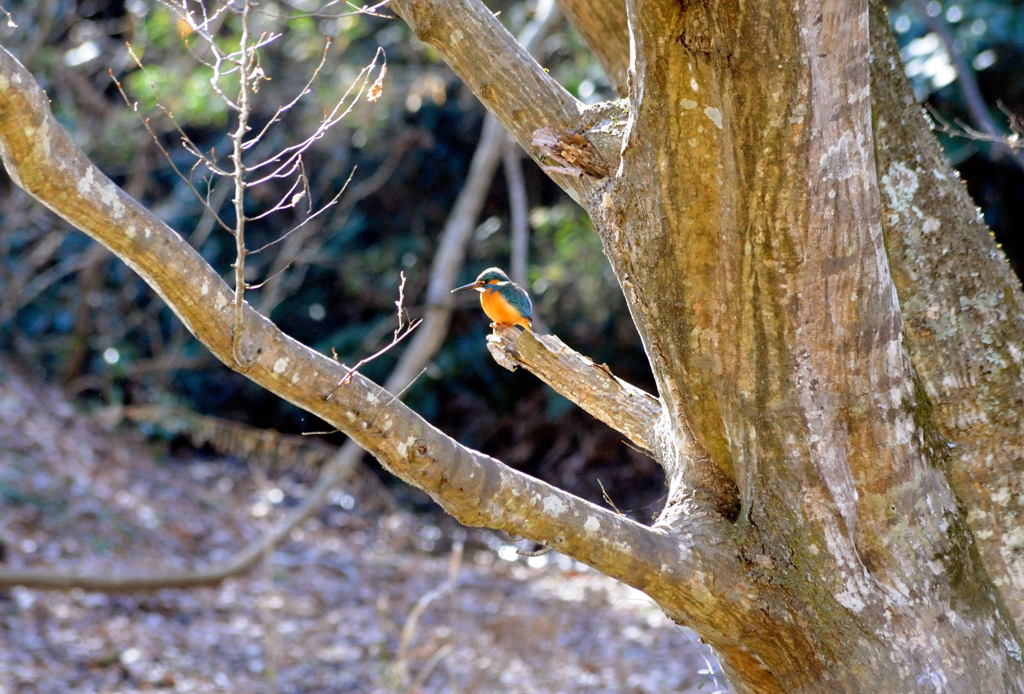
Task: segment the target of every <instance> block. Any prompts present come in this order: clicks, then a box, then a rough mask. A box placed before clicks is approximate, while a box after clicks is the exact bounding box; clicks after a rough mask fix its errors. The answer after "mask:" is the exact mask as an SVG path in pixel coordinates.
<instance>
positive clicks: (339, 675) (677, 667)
mask: <svg viewBox="0 0 1024 694" xmlns="http://www.w3.org/2000/svg"><path fill="white" fill-rule="evenodd" d="M309 484H311V480H310V479H309V477H308V475H305V476H304V475H295V474H277V473H275V474H271V473H267V474H266V475H263V474H262V473H259V472H254V470H252V469H250V468H248V467H246V466H245V465H241V464H239V463H237V462H232V461H229V460H224V459H211V458H205V459H197V457H196V456H194V455H193V456H190V459H188V460H182V459H180V458H176V457H174V456H171V455H170V454H169V453H168V452H167V450H166V448H165V447H162V446H158V445H156V444H152V443H150V442H147V441H146V440H145V439H144V438H143V437H142V436H141V435H139V434H138V433H134V432H131V431H125V430H124V429H123V428H122V429H119V430H117V431H111V430H109V428H108V427H105V426H103V425H102V424H101V423H100V422H99V421H98V420H97V419H96V418H94V417H90V416H87V415H85V414H83V413H82V412H81V411H80V410H78V409H77V408H76V406H75V405H73V404H72V403H71V402H69V401H68V400H67V399H66V398H65V397H64V396H63V394H62V393H61V392H60V391H59V390H57V389H55V388H51V387H47V386H44V385H42V384H41V383H39V382H38V381H36V380H35V379H34V378H32V377H30V376H27V375H26V374H25V373H24V372H23V371H21V370H18V369H14V368H12V367H11V365H10V364H8V363H6V362H4V361H3V360H2V359H0V543H2V544H0V571H2V570H10V569H12V568H28V567H35V568H51V569H53V571H55V572H59V571H72V570H73V571H75V572H78V573H92V574H114V573H121V574H136V573H153V572H159V571H162V570H169V569H176V570H181V569H186V568H189V567H190V566H192V567H197V566H205V565H209V564H211V563H213V562H217V561H220V560H223V559H224V558H226V557H228V556H230V555H231V554H232V553H233V552H235V551H237V550H238V549H240V548H241V547H242V546H244V545H245V543H246V542H248V541H251V540H253V539H254V538H257V537H259V535H260V533H261V531H262V530H264V529H266V528H267V527H269V525H270V524H272V523H273V521H274V520H276V519H277V518H279V517H280V515H281V513H282V512H283V511H284V510H286V509H287V508H290V507H292V506H294V505H295V504H296V503H298V502H299V501H300V500H301V499H302V498H303V497H304V495H305V494H306V492H307V490H308V485H309ZM360 486H361V487H363V488H362V489H360V490H356V489H344V490H340V491H338V492H336V493H335V494H334V496H333V498H332V500H331V503H330V504H329V505H328V506H326V507H325V508H324V509H323V510H322V511H321V512H320V513H319V514H318V515H316V516H315V517H313V518H311V519H309V520H308V521H307V522H306V523H305V524H304V525H303V526H302V527H301V528H299V529H298V530H297V531H296V532H295V533H293V535H292V537H291V539H290V540H289V541H288V542H286V543H284V544H283V545H281V546H280V547H279V548H278V549H277V551H275V552H274V553H273V554H272V555H271V556H270V557H269V558H268V559H267V560H266V561H264V562H263V563H262V564H261V565H260V566H259V567H258V568H257V569H256V570H254V571H253V572H251V573H249V574H246V575H243V576H240V577H237V578H233V579H229V580H227V581H225V582H224V583H222V584H220V585H219V586H216V587H211V588H199V589H192V590H171V589H165V590H160V591H157V592H152V593H141V594H123V595H107V594H101V593H95V592H85V591H82V590H73V591H70V592H44V591H38V590H31V589H27V588H21V587H19V588H13V589H8V590H0V692H11V693H12V694H13V693H19V694H20V693H21V692H40V693H47V694H51V693H52V694H65V693H69V694H70V693H77V692H90V693H91V692H125V693H127V692H164V691H166V692H246V693H249V692H252V693H261V692H282V693H283V692H295V693H300V692H301V693H305V692H358V693H361V692H424V693H428V692H429V693H434V692H438V693H440V692H460V693H461V692H465V693H475V692H481V693H483V692H487V693H493V692H510V693H523V694H525V693H528V692H538V693H541V692H542V693H545V694H552V693H555V694H557V693H561V692H566V693H568V692H609V693H619V692H624V693H629V694H640V693H644V692H652V693H653V692H703V693H706V694H710V693H712V692H718V691H725V690H727V687H726V685H725V684H724V682H723V680H722V679H721V676H720V673H718V671H717V669H716V668H717V665H716V664H715V661H714V658H713V656H712V655H711V654H710V651H709V650H708V649H707V648H706V647H705V646H702V645H701V644H700V643H699V642H697V640H696V638H695V636H694V635H693V634H692V632H689V631H687V630H685V629H681V628H679V627H677V626H675V625H674V624H672V623H670V622H669V621H668V620H667V619H666V618H665V617H664V615H662V613H661V612H660V611H659V610H658V609H657V608H656V607H654V606H653V605H652V604H651V602H650V601H649V600H648V599H647V598H646V597H645V596H643V595H642V594H641V593H639V592H637V591H634V590H632V589H630V588H627V587H625V586H622V585H620V584H618V583H616V582H614V581H612V580H610V579H608V578H605V577H604V576H601V575H599V574H597V573H595V572H593V571H591V570H589V569H587V568H586V567H584V566H582V565H580V564H578V563H576V562H574V561H572V560H570V559H568V558H567V557H564V556H561V555H557V554H548V555H544V556H541V557H532V558H527V557H522V556H518V555H517V554H516V552H515V548H514V546H513V544H512V542H511V540H509V539H508V538H505V537H501V536H499V535H497V534H494V533H488V532H480V531H465V530H463V529H461V528H459V527H457V526H456V525H454V524H450V523H448V522H447V521H445V520H444V519H443V518H440V517H437V516H429V515H428V516H417V515H412V514H410V513H408V512H404V511H400V510H396V509H395V508H394V507H393V505H389V504H385V503H382V499H381V498H380V496H381V495H382V492H381V491H380V489H379V487H375V486H374V485H360ZM375 489H376V491H374V490H375ZM439 522H440V525H438V523H439Z"/></svg>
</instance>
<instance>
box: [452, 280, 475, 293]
mask: <svg viewBox="0 0 1024 694" xmlns="http://www.w3.org/2000/svg"><path fill="white" fill-rule="evenodd" d="M479 286H480V285H479V284H477V283H476V282H470V283H469V284H464V285H462V286H461V287H456V288H455V289H453V290H452V291H451V293H452V294H454V293H455V292H461V291H462V290H463V289H476V288H477V287H479Z"/></svg>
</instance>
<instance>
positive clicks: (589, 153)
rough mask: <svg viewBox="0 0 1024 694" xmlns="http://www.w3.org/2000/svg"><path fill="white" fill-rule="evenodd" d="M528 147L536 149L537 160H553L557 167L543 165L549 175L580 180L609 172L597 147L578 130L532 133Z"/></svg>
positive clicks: (542, 130)
mask: <svg viewBox="0 0 1024 694" xmlns="http://www.w3.org/2000/svg"><path fill="white" fill-rule="evenodd" d="M531 144H532V145H533V146H534V147H536V148H537V153H538V154H539V155H540V157H542V158H545V159H551V160H553V161H555V162H556V163H557V164H558V166H545V167H544V171H546V172H548V173H556V174H565V175H566V176H575V177H577V178H581V177H583V176H584V175H587V176H590V177H591V178H606V177H607V176H608V173H609V169H608V164H606V163H605V161H604V158H603V157H602V156H601V153H600V152H598V151H597V148H596V147H594V145H593V144H592V143H591V142H590V140H588V139H587V138H586V136H584V135H583V134H582V133H581V132H578V131H562V132H555V131H554V130H552V129H551V128H538V129H537V130H534V131H533V140H532V141H531Z"/></svg>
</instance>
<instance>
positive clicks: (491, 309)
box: [480, 289, 532, 330]
mask: <svg viewBox="0 0 1024 694" xmlns="http://www.w3.org/2000/svg"><path fill="white" fill-rule="evenodd" d="M480 306H482V307H483V309H484V313H486V314H487V317H488V318H490V319H491V320H492V321H494V322H495V323H503V324H505V325H521V326H523V327H524V328H526V329H527V330H529V329H531V328H532V325H531V323H530V319H529V318H526V317H525V316H523V314H521V313H520V312H519V310H518V309H517V308H516V307H515V306H513V305H512V304H510V303H509V302H508V301H506V299H505V297H504V296H502V295H501V292H500V291H498V290H497V289H486V290H484V291H483V292H481V293H480Z"/></svg>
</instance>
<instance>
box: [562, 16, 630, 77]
mask: <svg viewBox="0 0 1024 694" xmlns="http://www.w3.org/2000/svg"><path fill="white" fill-rule="evenodd" d="M558 6H559V7H561V8H562V12H564V13H565V16H566V18H567V19H568V20H569V23H570V24H572V25H573V26H574V27H576V30H577V31H579V32H580V35H581V36H582V37H583V40H584V41H585V42H586V44H587V46H588V47H589V48H590V51H591V52H592V53H593V54H594V57H595V58H597V61H598V62H599V63H601V67H603V68H604V74H605V75H606V76H607V77H608V82H609V83H611V85H612V88H613V89H615V91H616V92H617V93H618V95H619V96H626V94H627V93H628V90H629V86H628V80H627V72H628V71H629V29H628V27H627V25H626V3H625V2H623V0H558Z"/></svg>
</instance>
